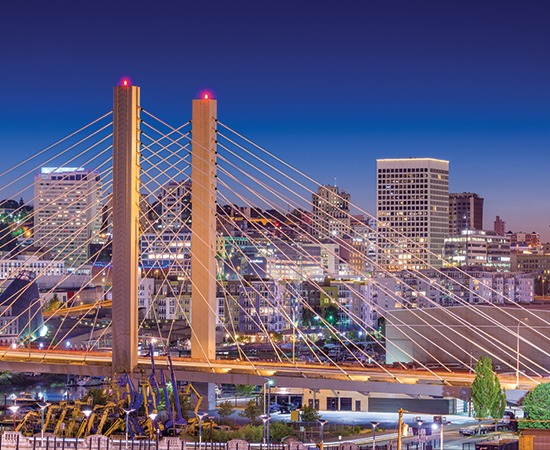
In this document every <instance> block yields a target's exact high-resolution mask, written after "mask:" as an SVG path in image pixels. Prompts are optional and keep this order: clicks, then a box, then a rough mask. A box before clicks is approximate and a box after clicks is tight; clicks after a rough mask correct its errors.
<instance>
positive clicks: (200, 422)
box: [197, 413, 208, 450]
mask: <svg viewBox="0 0 550 450" xmlns="http://www.w3.org/2000/svg"><path fill="white" fill-rule="evenodd" d="M206 416H208V413H197V418H198V419H199V450H200V449H201V446H202V421H203V420H204V418H205V417H206Z"/></svg>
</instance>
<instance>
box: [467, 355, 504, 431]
mask: <svg viewBox="0 0 550 450" xmlns="http://www.w3.org/2000/svg"><path fill="white" fill-rule="evenodd" d="M474 370H475V373H476V376H475V378H474V382H473V383H472V404H473V406H474V417H475V418H476V419H477V420H478V422H479V425H480V426H481V420H482V419H488V418H492V419H496V420H500V419H501V418H502V417H503V416H504V410H505V408H506V393H505V391H504V389H502V387H501V386H500V381H499V379H498V376H497V374H496V373H495V372H493V361H492V360H491V358H489V357H488V356H482V357H481V358H479V360H478V361H477V363H476V366H475V369H474Z"/></svg>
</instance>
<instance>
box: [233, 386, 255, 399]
mask: <svg viewBox="0 0 550 450" xmlns="http://www.w3.org/2000/svg"><path fill="white" fill-rule="evenodd" d="M255 388H256V386H254V385H253V384H237V387H236V393H237V396H239V397H250V396H251V395H252V394H253V393H254V389H255Z"/></svg>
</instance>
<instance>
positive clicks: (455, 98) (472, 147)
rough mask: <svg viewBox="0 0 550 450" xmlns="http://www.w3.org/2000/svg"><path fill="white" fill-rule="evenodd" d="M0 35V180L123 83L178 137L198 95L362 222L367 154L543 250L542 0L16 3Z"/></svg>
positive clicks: (104, 105) (547, 98) (549, 17)
mask: <svg viewBox="0 0 550 450" xmlns="http://www.w3.org/2000/svg"><path fill="white" fill-rule="evenodd" d="M0 39H1V42H2V52H1V58H2V70H1V71H0V104H1V105H2V109H1V111H0V156H1V157H2V162H3V164H2V165H3V167H9V166H11V165H14V164H15V163H17V162H18V161H20V160H22V159H23V158H25V157H26V156H28V155H31V154H32V153H33V152H36V151H38V150H40V149H42V148H44V147H46V146H47V145H48V144H50V143H52V142H54V141H56V140H57V139H59V138H61V137H63V136H65V135H66V134H68V133H70V132H71V131H73V130H75V129H77V128H79V127H81V126H82V125H84V124H86V123H88V122H90V121H91V120H93V119H95V118H97V117H99V116H100V115H102V114H103V113H105V112H107V111H108V110H109V109H111V107H112V87H113V86H114V85H115V84H117V83H118V81H119V80H120V79H121V78H122V77H124V76H128V77H130V78H131V79H132V81H133V83H134V84H137V85H139V86H141V89H142V92H141V97H142V106H143V107H144V108H146V109H147V110H148V111H150V112H152V113H154V114H155V115H157V116H159V117H161V118H163V120H166V121H167V122H169V123H172V124H174V125H178V124H181V123H183V122H185V121H187V120H189V119H190V116H191V100H192V99H193V98H196V97H197V96H198V94H199V93H200V92H201V91H202V90H203V89H208V90H210V91H211V92H213V93H214V95H215V97H216V98H217V99H218V102H219V103H218V116H219V120H220V121H222V122H224V123H225V124H227V125H229V126H231V127H232V128H234V129H236V130H238V131H239V132H240V133H242V134H244V135H246V136H247V137H249V138H251V139H252V140H254V141H256V142H258V143H259V144H261V145H262V146H264V147H265V148H267V149H269V150H270V151H271V152H273V153H276V154H277V155H279V156H280V157H282V158H284V159H286V160H287V161H288V162H289V163H290V164H292V165H293V166H295V167H297V168H299V169H301V170H302V171H304V172H306V173H307V174H309V175H310V176H312V177H313V178H315V179H316V180H317V181H319V182H320V183H323V184H333V183H334V179H335V178H336V180H337V184H338V185H339V186H340V187H341V188H343V189H345V190H346V191H347V192H349V193H351V196H352V202H353V203H355V204H358V205H360V206H361V207H363V208H365V209H367V210H368V211H370V212H372V213H375V189H376V185H375V170H376V159H377V158H397V157H410V156H412V157H434V158H441V159H447V160H449V161H450V171H451V173H450V185H451V192H463V191H470V192H476V193H478V194H479V195H480V196H482V197H483V198H485V220H484V226H485V228H486V229H492V227H493V220H494V218H495V216H496V215H499V216H501V217H502V218H503V219H504V220H505V221H506V228H507V229H511V230H514V231H538V232H540V233H541V235H542V238H543V240H544V241H549V240H550V228H549V225H550V209H549V199H550V182H549V171H550V2H548V1H547V0H546V1H544V0H541V1H529V0H521V1H520V0H515V1H508V0H494V1H484V0H475V1H470V0H436V1H416V0H403V1H393V0H357V1H343V0H340V1H320V0H316V1H300V0H294V1H285V0H280V1H271V0H264V1H258V0H256V1H229V0H225V1H197V2H188V1H183V0H180V1H162V0H156V1H149V2H145V1H132V2H124V1H114V0H112V1H100V0H95V1H84V0H82V1H75V0H71V1H57V0H50V1H44V0H25V1H10V2H4V3H3V4H2V10H1V13H0ZM29 183H31V180H29ZM27 200H30V199H27Z"/></svg>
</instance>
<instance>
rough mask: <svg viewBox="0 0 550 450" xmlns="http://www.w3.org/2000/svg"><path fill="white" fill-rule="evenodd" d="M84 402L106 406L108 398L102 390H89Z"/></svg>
mask: <svg viewBox="0 0 550 450" xmlns="http://www.w3.org/2000/svg"><path fill="white" fill-rule="evenodd" d="M85 399H86V401H87V402H88V403H90V404H92V405H94V406H95V405H106V404H107V403H108V402H109V396H108V395H107V392H106V391H105V390H104V389H98V388H91V389H89V390H88V393H87V394H86V397H85Z"/></svg>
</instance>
